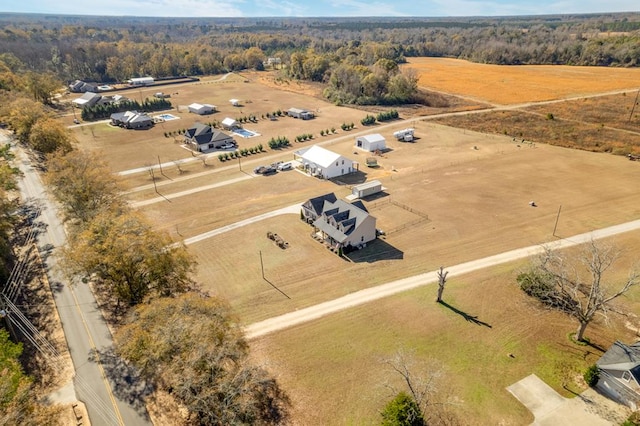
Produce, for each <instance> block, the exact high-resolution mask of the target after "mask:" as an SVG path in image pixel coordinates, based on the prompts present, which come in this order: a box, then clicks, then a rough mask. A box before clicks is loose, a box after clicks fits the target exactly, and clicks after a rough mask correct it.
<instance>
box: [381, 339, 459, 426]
mask: <svg viewBox="0 0 640 426" xmlns="http://www.w3.org/2000/svg"><path fill="white" fill-rule="evenodd" d="M384 363H385V364H386V365H388V366H389V367H390V369H391V371H392V372H394V373H396V374H399V375H400V377H401V378H402V381H403V382H404V386H403V389H398V388H397V386H394V385H392V384H386V387H387V388H389V389H390V390H391V391H392V392H393V394H394V395H396V394H398V393H399V392H404V391H405V390H406V391H407V392H408V393H409V395H411V397H412V398H413V400H414V401H415V402H416V404H418V407H419V408H420V411H421V413H422V415H423V417H424V420H425V424H429V425H432V424H433V425H456V424H458V423H459V422H458V420H457V419H456V416H455V414H454V413H453V412H452V411H451V409H450V407H451V406H452V405H453V404H454V403H455V398H452V397H451V396H450V395H448V393H447V392H446V391H445V390H444V389H443V384H442V379H443V377H444V374H445V372H444V368H443V367H442V366H441V365H439V364H438V363H437V362H434V361H430V362H428V363H427V364H424V363H419V362H418V361H417V360H416V358H415V356H414V355H413V354H407V353H406V352H404V351H402V350H400V351H398V352H396V354H395V355H394V356H393V357H392V358H390V359H386V360H385V361H384ZM420 364H422V365H420Z"/></svg>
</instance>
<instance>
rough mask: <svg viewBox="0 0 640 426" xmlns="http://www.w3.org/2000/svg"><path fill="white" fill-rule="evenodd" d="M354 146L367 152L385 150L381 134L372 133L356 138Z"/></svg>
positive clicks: (384, 142) (385, 145)
mask: <svg viewBox="0 0 640 426" xmlns="http://www.w3.org/2000/svg"><path fill="white" fill-rule="evenodd" d="M355 146H356V147H357V148H360V149H363V150H365V151H369V152H374V151H378V150H380V151H384V150H385V149H386V148H387V142H386V140H385V139H384V137H383V136H382V135H381V134H379V133H373V134H371V135H365V136H358V137H357V138H356V144H355Z"/></svg>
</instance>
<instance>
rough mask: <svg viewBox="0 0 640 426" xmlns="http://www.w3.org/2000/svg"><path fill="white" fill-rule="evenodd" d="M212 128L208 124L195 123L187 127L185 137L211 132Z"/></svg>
mask: <svg viewBox="0 0 640 426" xmlns="http://www.w3.org/2000/svg"><path fill="white" fill-rule="evenodd" d="M212 132H213V128H212V127H211V126H209V125H208V124H202V123H196V124H194V125H193V126H191V127H189V128H188V129H187V132H186V133H187V137H190V138H193V137H196V136H199V135H204V134H208V133H212Z"/></svg>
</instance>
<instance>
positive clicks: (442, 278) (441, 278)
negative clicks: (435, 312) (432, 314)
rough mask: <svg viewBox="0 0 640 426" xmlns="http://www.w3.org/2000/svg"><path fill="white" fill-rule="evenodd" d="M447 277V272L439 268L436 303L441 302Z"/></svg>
mask: <svg viewBox="0 0 640 426" xmlns="http://www.w3.org/2000/svg"><path fill="white" fill-rule="evenodd" d="M447 275H449V271H444V267H442V266H441V267H440V270H439V271H438V297H437V299H436V302H437V303H440V302H442V293H444V286H445V284H446V283H447Z"/></svg>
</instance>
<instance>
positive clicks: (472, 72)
mask: <svg viewBox="0 0 640 426" xmlns="http://www.w3.org/2000/svg"><path fill="white" fill-rule="evenodd" d="M407 62H408V64H407V65H406V66H407V67H409V68H412V69H415V70H416V71H417V72H418V73H419V75H420V79H419V85H420V86H422V87H425V88H429V89H432V90H437V91H442V92H445V93H449V94H455V95H460V96H464V97H471V98H476V99H478V100H480V101H485V102H491V103H497V104H503V105H511V104H521V103H525V102H539V101H549V100H554V99H562V98H566V97H574V96H585V95H591V94H596V93H602V92H610V91H617V90H632V89H637V88H638V87H640V70H639V69H636V68H611V67H573V66H554V65H510V66H507V65H490V64H476V63H471V62H467V61H463V60H460V59H451V58H407Z"/></svg>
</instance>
